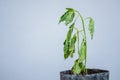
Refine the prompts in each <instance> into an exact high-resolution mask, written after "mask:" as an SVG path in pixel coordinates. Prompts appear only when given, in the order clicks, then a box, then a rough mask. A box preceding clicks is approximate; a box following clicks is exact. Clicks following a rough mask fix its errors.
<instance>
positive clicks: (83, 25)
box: [75, 11, 87, 73]
mask: <svg viewBox="0 0 120 80" xmlns="http://www.w3.org/2000/svg"><path fill="white" fill-rule="evenodd" d="M75 12H77V13H78V15H79V17H80V19H81V21H82V27H83V32H84V38H83V39H84V41H85V42H86V54H85V73H87V69H86V61H87V60H86V57H87V56H86V55H87V41H86V30H85V24H84V19H83V17H82V15H81V14H80V12H79V11H75Z"/></svg>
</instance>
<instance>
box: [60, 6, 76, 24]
mask: <svg viewBox="0 0 120 80" xmlns="http://www.w3.org/2000/svg"><path fill="white" fill-rule="evenodd" d="M66 10H67V11H66V12H65V13H64V14H63V15H62V16H61V17H60V20H59V23H61V22H63V21H65V24H66V25H68V24H69V23H71V22H72V21H73V19H74V16H75V12H74V10H73V9H72V8H66Z"/></svg>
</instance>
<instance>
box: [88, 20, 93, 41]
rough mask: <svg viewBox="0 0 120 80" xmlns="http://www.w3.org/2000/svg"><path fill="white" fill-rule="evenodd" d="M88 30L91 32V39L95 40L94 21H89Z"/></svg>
mask: <svg viewBox="0 0 120 80" xmlns="http://www.w3.org/2000/svg"><path fill="white" fill-rule="evenodd" d="M88 29H89V31H90V35H91V39H93V34H94V20H93V19H92V18H90V20H89V25H88Z"/></svg>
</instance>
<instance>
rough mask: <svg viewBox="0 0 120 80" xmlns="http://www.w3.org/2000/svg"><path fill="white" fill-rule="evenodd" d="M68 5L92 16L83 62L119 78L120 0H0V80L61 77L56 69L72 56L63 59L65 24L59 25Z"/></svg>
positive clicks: (66, 64) (65, 66) (69, 64)
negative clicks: (85, 56) (93, 22)
mask: <svg viewBox="0 0 120 80" xmlns="http://www.w3.org/2000/svg"><path fill="white" fill-rule="evenodd" d="M66 7H72V8H75V9H77V10H80V11H81V14H82V15H83V16H84V17H88V16H91V17H93V18H94V20H95V35H94V39H93V40H90V37H89V36H90V35H89V34H88V56H87V57H88V59H87V67H89V68H100V69H107V70H109V71H110V80H119V71H120V69H119V68H120V62H119V57H120V31H119V30H120V1H119V0H0V80H60V79H59V72H60V71H62V70H67V69H70V68H71V67H72V65H73V62H74V60H75V59H76V58H74V59H68V60H66V61H65V60H64V58H63V41H64V38H65V35H66V31H67V28H66V27H65V26H64V25H63V24H60V25H58V20H59V17H60V16H61V15H62V14H63V12H65V8H66Z"/></svg>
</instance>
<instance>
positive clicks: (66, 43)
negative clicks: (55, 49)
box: [64, 41, 70, 59]
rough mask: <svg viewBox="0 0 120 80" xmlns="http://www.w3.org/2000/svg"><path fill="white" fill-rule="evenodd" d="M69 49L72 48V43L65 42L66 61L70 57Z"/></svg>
mask: <svg viewBox="0 0 120 80" xmlns="http://www.w3.org/2000/svg"><path fill="white" fill-rule="evenodd" d="M69 47H70V42H67V41H65V44H64V59H67V58H68V57H69V55H70V53H69Z"/></svg>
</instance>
